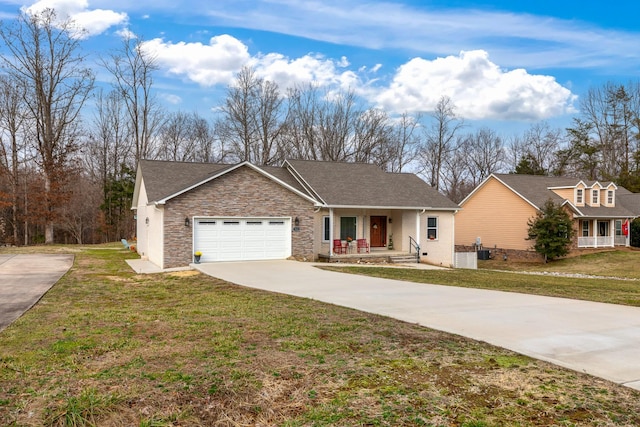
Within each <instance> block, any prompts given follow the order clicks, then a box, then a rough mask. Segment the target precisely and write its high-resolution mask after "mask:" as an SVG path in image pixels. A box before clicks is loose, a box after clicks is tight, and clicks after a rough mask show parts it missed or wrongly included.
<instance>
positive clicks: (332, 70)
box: [250, 53, 358, 90]
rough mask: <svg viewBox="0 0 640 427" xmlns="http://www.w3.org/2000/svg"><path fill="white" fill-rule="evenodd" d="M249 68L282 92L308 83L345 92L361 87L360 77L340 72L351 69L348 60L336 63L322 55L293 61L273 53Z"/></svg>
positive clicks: (258, 59)
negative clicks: (342, 69) (347, 68)
mask: <svg viewBox="0 0 640 427" xmlns="http://www.w3.org/2000/svg"><path fill="white" fill-rule="evenodd" d="M250 65H252V66H253V67H254V68H255V69H256V72H257V74H258V75H259V76H260V77H262V78H264V79H267V80H271V81H273V82H275V83H277V84H278V86H279V87H280V88H281V89H283V90H284V89H287V88H291V87H294V86H296V85H300V84H307V83H313V84H316V85H319V86H338V87H340V88H343V89H348V88H351V87H354V86H356V85H358V77H357V75H356V74H355V73H354V72H353V71H350V70H344V71H339V70H338V68H344V67H346V66H347V65H348V61H347V59H346V58H345V57H342V58H341V59H340V60H339V61H333V60H331V59H327V58H325V57H324V56H322V55H319V54H315V55H314V54H308V55H305V56H302V57H300V58H295V59H290V58H288V57H286V56H284V55H282V54H279V53H270V54H267V55H262V56H258V57H256V58H254V59H253V60H252V61H251V63H250Z"/></svg>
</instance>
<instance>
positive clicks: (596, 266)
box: [478, 249, 640, 280]
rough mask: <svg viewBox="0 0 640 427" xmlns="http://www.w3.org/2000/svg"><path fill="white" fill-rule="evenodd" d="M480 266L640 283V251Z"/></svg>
mask: <svg viewBox="0 0 640 427" xmlns="http://www.w3.org/2000/svg"><path fill="white" fill-rule="evenodd" d="M478 267H479V268H484V269H498V270H507V271H539V272H543V271H547V272H557V273H577V274H585V275H594V276H603V277H622V278H628V279H638V280H640V250H637V249H636V250H631V249H629V250H604V251H599V252H593V253H587V254H584V255H581V256H573V257H570V258H563V259H559V260H555V261H552V262H549V263H547V264H544V263H540V262H512V261H508V262H504V261H503V260H499V259H498V260H488V261H478Z"/></svg>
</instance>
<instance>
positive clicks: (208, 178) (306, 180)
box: [133, 160, 459, 268]
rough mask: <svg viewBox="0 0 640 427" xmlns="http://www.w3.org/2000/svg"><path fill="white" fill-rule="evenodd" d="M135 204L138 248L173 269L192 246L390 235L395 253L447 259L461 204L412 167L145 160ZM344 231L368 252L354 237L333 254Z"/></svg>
mask: <svg viewBox="0 0 640 427" xmlns="http://www.w3.org/2000/svg"><path fill="white" fill-rule="evenodd" d="M133 209H134V210H135V211H136V226H137V240H138V241H137V251H138V253H139V254H140V255H141V256H142V257H143V258H145V259H148V260H150V261H151V262H153V263H154V264H157V265H158V266H160V267H161V268H172V267H180V266H186V265H188V264H189V263H191V262H192V260H193V254H194V252H196V251H200V252H202V259H201V262H215V261H236V260H263V259H286V258H289V257H294V258H297V259H301V260H318V259H320V258H324V259H327V260H329V261H335V260H336V259H343V258H346V257H354V256H355V257H359V256H362V257H371V256H372V255H376V254H378V255H384V256H387V255H388V254H389V253H391V252H392V251H389V246H390V243H391V241H392V242H393V252H404V253H409V252H410V247H411V249H412V250H413V251H414V253H415V250H416V246H418V247H419V248H420V252H419V253H420V254H421V255H423V256H422V257H421V261H423V262H426V263H432V264H438V265H446V266H451V265H453V257H454V234H453V233H454V214H455V213H456V211H458V209H459V207H458V205H456V204H455V203H454V202H452V201H450V200H449V199H447V198H446V197H445V196H443V195H441V194H440V193H438V192H437V191H436V190H434V189H433V188H431V187H430V186H429V185H427V184H426V183H425V182H424V181H423V180H421V179H420V178H418V177H417V176H416V175H414V174H407V173H387V172H384V171H382V170H381V169H380V168H378V167H377V166H375V165H369V164H360V163H357V164H354V163H338V162H317V161H304V160H287V161H285V162H284V163H283V165H282V166H281V167H273V166H255V165H253V164H251V163H249V162H243V163H239V164H235V165H228V164H211V163H181V162H167V161H149V160H143V161H141V162H140V164H139V165H138V171H137V175H136V185H135V190H134V195H133ZM348 238H351V239H353V240H354V242H355V240H356V239H366V242H367V243H368V245H369V251H370V252H369V253H367V252H366V249H364V248H363V249H362V250H361V252H359V251H358V250H357V248H355V247H354V244H353V243H352V244H349V245H347V248H346V252H347V253H346V254H342V253H340V254H336V253H334V250H333V241H334V240H342V241H345V240H347V239H348ZM410 238H411V239H413V240H410ZM411 242H414V244H415V245H416V246H414V245H412V244H411Z"/></svg>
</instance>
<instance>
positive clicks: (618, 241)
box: [613, 236, 627, 246]
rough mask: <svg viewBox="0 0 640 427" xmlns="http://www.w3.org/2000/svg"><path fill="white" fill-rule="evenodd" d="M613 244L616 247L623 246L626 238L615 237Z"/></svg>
mask: <svg viewBox="0 0 640 427" xmlns="http://www.w3.org/2000/svg"><path fill="white" fill-rule="evenodd" d="M613 244H614V245H616V246H625V245H626V244H627V236H615V237H614V239H613Z"/></svg>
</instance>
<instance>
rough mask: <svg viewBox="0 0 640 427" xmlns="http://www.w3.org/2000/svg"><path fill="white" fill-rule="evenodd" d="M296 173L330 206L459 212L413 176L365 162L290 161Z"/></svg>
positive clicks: (455, 205) (450, 202) (455, 206)
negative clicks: (434, 209)
mask: <svg viewBox="0 0 640 427" xmlns="http://www.w3.org/2000/svg"><path fill="white" fill-rule="evenodd" d="M287 163H289V165H291V167H292V168H293V169H294V171H295V173H297V174H298V175H299V176H300V177H301V178H302V179H304V181H305V182H306V184H308V185H309V186H310V187H311V188H312V189H313V190H314V191H315V192H316V194H318V196H320V197H321V198H322V200H323V201H324V202H325V203H326V204H327V205H329V206H372V207H373V206H380V207H422V208H441V209H458V205H457V204H455V203H454V202H452V201H451V200H449V199H448V198H446V197H445V196H443V195H442V194H440V193H438V192H437V191H436V190H434V189H433V188H432V187H430V186H429V185H427V183H425V182H424V181H423V180H421V179H420V178H418V177H417V176H416V175H414V174H408V173H388V172H384V171H383V170H381V169H380V168H379V167H378V166H376V165H371V164H365V163H343V162H321V161H312V160H288V161H287Z"/></svg>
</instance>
